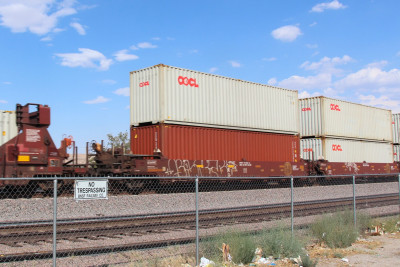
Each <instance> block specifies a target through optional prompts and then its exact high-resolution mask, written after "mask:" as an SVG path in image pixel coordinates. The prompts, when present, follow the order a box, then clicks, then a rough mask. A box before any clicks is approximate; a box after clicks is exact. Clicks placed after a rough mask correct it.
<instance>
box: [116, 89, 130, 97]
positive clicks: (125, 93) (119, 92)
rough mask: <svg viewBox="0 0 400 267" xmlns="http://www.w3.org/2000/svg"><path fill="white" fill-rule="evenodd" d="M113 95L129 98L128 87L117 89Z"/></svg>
mask: <svg viewBox="0 0 400 267" xmlns="http://www.w3.org/2000/svg"><path fill="white" fill-rule="evenodd" d="M113 93H114V94H116V95H122V96H129V87H124V88H119V89H117V90H115V91H114V92H113Z"/></svg>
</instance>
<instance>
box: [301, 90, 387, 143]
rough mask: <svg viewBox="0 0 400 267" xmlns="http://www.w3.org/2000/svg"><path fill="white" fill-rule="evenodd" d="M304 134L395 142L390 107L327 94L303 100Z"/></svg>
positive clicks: (302, 125)
mask: <svg viewBox="0 0 400 267" xmlns="http://www.w3.org/2000/svg"><path fill="white" fill-rule="evenodd" d="M299 106H300V135H301V136H302V137H311V136H312V137H343V138H352V139H367V140H377V141H387V142H392V140H393V138H392V126H391V125H392V114H391V111H390V110H386V109H381V108H375V107H370V106H365V105H360V104H355V103H350V102H346V101H342V100H337V99H331V98H327V97H322V96H321V97H312V98H305V99H300V100H299Z"/></svg>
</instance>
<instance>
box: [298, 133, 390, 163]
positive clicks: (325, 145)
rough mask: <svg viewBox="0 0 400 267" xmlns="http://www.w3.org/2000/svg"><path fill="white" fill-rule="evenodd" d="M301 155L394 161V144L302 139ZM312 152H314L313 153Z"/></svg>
mask: <svg viewBox="0 0 400 267" xmlns="http://www.w3.org/2000/svg"><path fill="white" fill-rule="evenodd" d="M300 151H302V153H301V157H302V158H303V159H309V158H311V157H312V158H313V159H314V160H316V159H325V160H328V161H330V162H360V163H361V162H364V161H365V162H370V163H393V145H392V144H391V143H387V142H371V141H360V140H349V139H339V138H310V139H302V140H301V141H300ZM311 152H312V153H311Z"/></svg>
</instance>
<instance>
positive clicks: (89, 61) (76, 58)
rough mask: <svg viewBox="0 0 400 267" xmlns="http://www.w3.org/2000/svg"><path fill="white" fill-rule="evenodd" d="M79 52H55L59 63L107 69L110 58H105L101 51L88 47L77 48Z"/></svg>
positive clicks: (110, 61)
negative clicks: (59, 59) (59, 60)
mask: <svg viewBox="0 0 400 267" xmlns="http://www.w3.org/2000/svg"><path fill="white" fill-rule="evenodd" d="M78 50H79V52H80V53H66V54H61V53H60V54H55V55H56V56H58V57H60V58H61V60H62V61H61V65H62V66H67V67H72V68H73V67H83V68H97V69H99V70H108V68H109V67H110V65H111V64H112V59H108V58H106V57H105V56H104V55H103V54H102V53H100V52H99V51H96V50H92V49H89V48H78Z"/></svg>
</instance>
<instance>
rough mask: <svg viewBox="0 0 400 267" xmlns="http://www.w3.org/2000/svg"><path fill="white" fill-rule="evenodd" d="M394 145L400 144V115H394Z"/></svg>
mask: <svg viewBox="0 0 400 267" xmlns="http://www.w3.org/2000/svg"><path fill="white" fill-rule="evenodd" d="M392 129H393V144H400V114H399V113H398V114H393V115H392Z"/></svg>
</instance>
